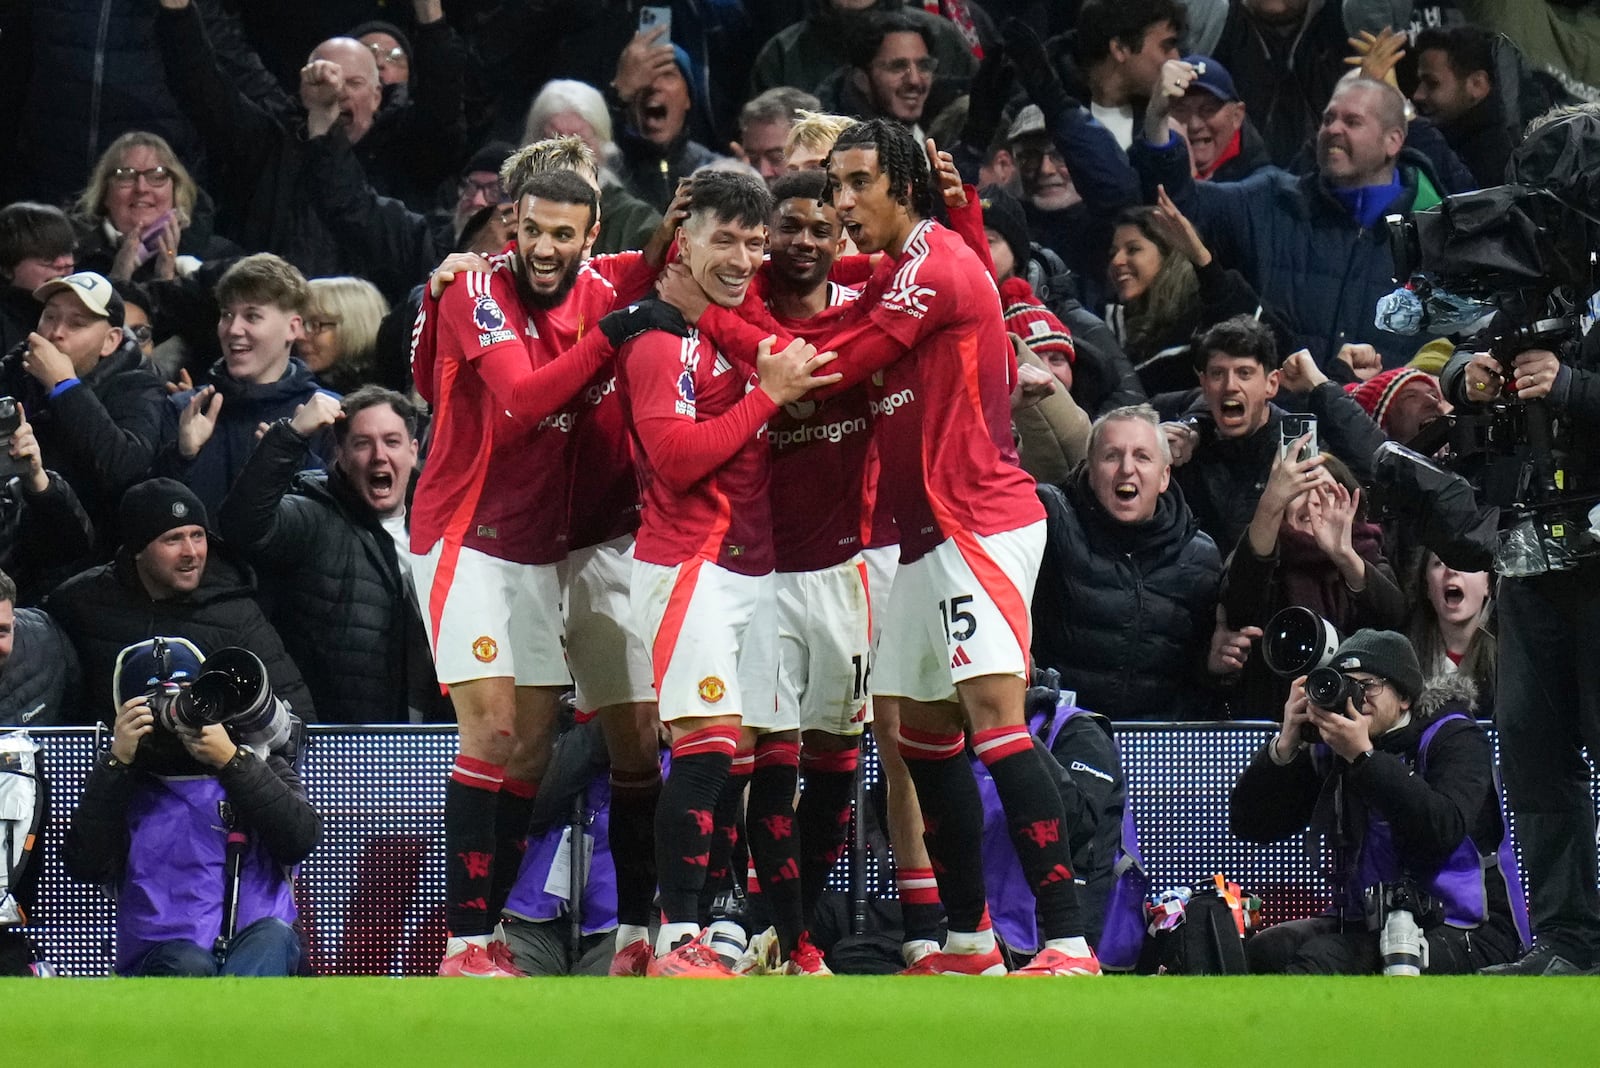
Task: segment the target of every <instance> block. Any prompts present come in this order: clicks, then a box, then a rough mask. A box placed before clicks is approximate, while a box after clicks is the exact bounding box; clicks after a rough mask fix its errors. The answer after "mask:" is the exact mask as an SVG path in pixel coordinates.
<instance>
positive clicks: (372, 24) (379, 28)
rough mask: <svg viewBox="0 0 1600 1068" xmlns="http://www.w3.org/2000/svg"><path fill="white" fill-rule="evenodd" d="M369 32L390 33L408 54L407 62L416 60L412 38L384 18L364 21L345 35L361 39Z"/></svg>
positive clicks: (401, 49)
mask: <svg viewBox="0 0 1600 1068" xmlns="http://www.w3.org/2000/svg"><path fill="white" fill-rule="evenodd" d="M369 33H386V34H388V35H389V36H390V37H393V38H394V43H395V44H397V45H399V46H400V51H402V52H404V53H405V54H406V62H407V63H411V62H414V61H415V60H416V53H415V52H414V51H412V48H411V38H409V37H407V36H406V34H405V31H404V30H402V29H401V28H400V27H398V26H396V25H395V24H394V23H392V22H384V21H383V20H382V19H371V20H369V21H367V22H363V23H362V24H361V25H359V26H356V27H354V28H352V29H351V30H350V32H348V33H346V34H345V36H346V37H353V38H355V39H356V40H358V41H359V40H361V38H363V37H365V36H366V35H367V34H369Z"/></svg>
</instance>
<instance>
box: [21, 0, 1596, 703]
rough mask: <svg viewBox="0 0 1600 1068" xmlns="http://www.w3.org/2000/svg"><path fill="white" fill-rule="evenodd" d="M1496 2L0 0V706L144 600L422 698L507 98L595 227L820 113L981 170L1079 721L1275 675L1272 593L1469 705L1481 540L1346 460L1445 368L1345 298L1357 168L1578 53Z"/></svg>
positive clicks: (1370, 305) (501, 217)
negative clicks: (467, 314)
mask: <svg viewBox="0 0 1600 1068" xmlns="http://www.w3.org/2000/svg"><path fill="white" fill-rule="evenodd" d="M1503 6H1504V5H1495V4H1484V3H1469V2H1466V0H1461V2H1442V3H1434V4H1425V3H1413V2H1412V0H1343V2H1342V3H1335V2H1332V0H1328V2H1320V0H1188V2H1183V0H1081V2H1076V0H1060V2H1054V3H1043V2H1040V0H920V2H918V0H904V2H902V0H806V2H802V0H761V2H752V0H744V2H739V0H731V2H730V0H721V2H717V3H707V2H704V0H677V2H674V3H672V4H671V5H670V7H671V10H672V21H671V23H670V26H656V27H654V28H651V29H648V30H639V29H638V26H639V25H640V23H639V21H638V20H639V9H640V5H639V4H637V3H635V2H634V0H588V2H586V3H577V2H574V0H546V2H540V3H489V2H486V0H460V2H452V0H410V2H409V3H400V4H396V3H389V4H382V3H375V2H362V0H344V2H341V3H337V4H328V3H303V2H296V3H288V4H273V5H260V4H255V5H253V4H248V3H237V4H235V3H228V2H225V0H111V2H108V3H104V4H96V5H85V4H73V3H51V4H41V3H34V4H21V5H11V7H10V9H9V10H8V11H7V12H6V13H4V14H0V55H3V56H4V57H5V61H4V62H0V70H3V71H4V74H3V75H0V78H3V79H4V80H5V81H7V82H8V83H9V87H10V89H11V92H9V93H7V94H5V95H4V97H3V99H4V100H5V101H6V103H5V104H4V105H3V106H0V131H3V133H0V136H3V137H4V138H5V141H6V143H9V144H10V145H11V146H12V151H11V157H10V158H11V159H12V163H11V165H10V166H9V167H8V168H7V170H6V173H5V174H4V176H3V178H0V203H3V204H4V206H3V207H0V280H3V283H4V284H3V286H0V351H3V352H4V355H3V357H0V393H4V394H5V395H7V396H9V397H10V398H14V399H15V401H16V402H17V406H18V411H17V415H18V417H19V423H18V425H17V428H16V429H15V430H14V431H13V432H12V433H11V435H10V437H9V441H8V446H7V447H6V448H5V449H4V454H3V455H0V463H9V465H10V466H9V470H10V472H11V477H10V481H9V482H8V483H7V484H6V486H5V487H4V489H3V491H0V567H3V568H4V571H5V573H6V574H8V575H10V576H11V577H12V579H14V581H10V580H0V612H3V613H4V614H5V615H8V616H9V615H13V613H14V620H15V622H14V628H7V630H8V632H9V636H8V637H6V638H5V639H4V647H5V652H3V653H0V723H11V724H19V723H20V724H34V725H47V724H90V723H94V722H97V721H105V722H107V723H110V722H111V721H112V720H113V718H114V717H115V715H116V710H117V707H118V705H117V700H116V696H115V695H114V693H113V664H114V662H115V661H116V658H117V654H118V652H119V651H120V650H121V649H123V648H124V647H125V646H129V645H132V644H135V643H137V642H139V641H141V640H145V639H149V638H152V637H155V636H178V637H186V638H188V639H190V640H191V641H193V642H194V643H195V644H196V645H197V646H198V647H199V648H201V649H202V650H210V649H212V648H216V647H222V646H228V645H245V646H247V647H249V648H251V649H252V650H253V651H255V652H256V653H257V654H258V655H260V656H261V657H262V658H263V659H264V660H265V661H266V664H267V667H268V670H269V673H270V675H271V678H272V683H273V686H274V688H275V690H276V691H277V692H278V693H279V695H280V696H281V697H283V698H284V699H285V700H286V701H288V702H289V703H290V704H291V705H292V706H293V709H294V712H295V713H296V715H298V716H299V717H301V718H302V719H304V720H305V721H307V722H319V723H334V724H360V723H406V722H413V723H415V722H437V721H445V722H448V721H449V720H450V717H451V712H450V707H449V702H448V699H447V698H445V697H443V696H442V695H441V693H440V687H439V685H438V683H437V681H436V680H435V676H434V672H433V665H432V663H431V661H430V658H429V655H428V647H427V632H426V629H425V627H424V625H423V616H422V612H421V610H420V609H419V607H418V604H417V598H416V592H415V588H414V586H415V584H414V582H413V580H412V577H411V574H410V571H409V569H408V566H407V553H406V551H405V549H406V542H407V536H406V523H407V509H406V506H407V501H408V493H409V490H410V488H411V487H412V485H413V484H414V481H415V479H416V477H417V475H418V473H419V472H420V471H421V469H422V468H423V467H425V465H426V464H427V457H428V443H429V438H428V434H427V429H428V418H429V412H428V409H427V405H426V404H424V403H422V402H421V401H420V399H419V397H418V394H417V393H416V391H415V388H414V387H415V386H416V385H418V384H417V383H414V382H413V381H412V377H411V363H410V346H411V343H412V337H413V332H412V323H413V320H414V319H415V318H416V311H417V307H418V303H419V301H420V299H421V291H422V287H423V286H425V284H426V283H427V280H428V277H429V274H430V272H431V271H432V270H433V269H434V268H436V267H437V266H438V265H439V264H440V263H441V261H443V260H444V259H445V257H447V256H449V255H451V254H452V253H473V252H483V253H492V252H495V251H498V250H500V249H502V248H504V247H505V245H506V242H507V241H508V239H509V238H510V236H511V226H512V222H513V214H514V207H515V205H514V203H513V201H512V199H511V196H510V194H509V193H508V188H509V184H508V182H507V181H506V180H505V178H504V177H503V175H502V171H501V168H502V165H503V164H504V163H505V162H506V160H507V158H508V157H509V156H511V155H512V153H513V152H514V151H515V150H516V148H517V147H518V146H519V145H521V144H527V143H530V142H532V141H536V140H541V139H545V138H551V137H560V136H568V135H570V136H575V137H577V138H579V139H581V141H582V142H583V144H584V145H586V146H587V148H588V150H589V151H590V152H592V153H593V156H594V158H595V159H597V160H598V161H599V170H598V174H597V175H595V180H596V184H597V187H598V190H599V205H600V207H599V217H600V226H599V233H598V237H597V238H596V239H595V240H594V241H593V243H592V246H591V248H590V251H592V252H593V253H595V254H598V253H602V252H618V251H623V250H631V249H640V248H643V247H645V246H646V244H647V242H649V241H650V239H651V237H652V235H653V234H657V233H658V232H659V231H660V228H661V226H662V220H663V217H664V216H666V217H667V218H668V220H669V222H670V221H671V219H672V218H675V217H676V216H675V214H674V213H675V212H676V211H677V210H678V209H679V207H680V205H679V204H678V203H677V202H676V201H675V197H676V196H677V195H678V191H679V182H680V179H683V178H685V177H687V176H689V175H691V174H692V173H694V172H696V171H697V170H700V169H703V168H717V169H736V170H741V171H747V172H749V173H753V174H756V175H759V177H760V178H762V179H764V180H765V181H766V182H767V183H768V184H769V185H770V184H771V183H774V182H776V181H777V180H779V179H780V178H782V177H783V176H784V175H785V174H786V173H788V172H790V171H793V170H797V169H810V168H816V167H819V166H821V165H822V162H823V160H824V158H825V156H826V153H827V150H828V147H829V145H830V144H831V142H832V137H833V136H834V135H836V134H837V133H838V131H839V129H840V128H842V126H843V120H841V119H839V118H834V116H842V117H844V119H870V118H885V119H891V120H894V121H896V122H899V123H903V124H906V125H907V126H910V127H912V128H913V129H914V130H915V132H916V134H917V136H918V139H919V141H920V140H922V139H923V138H932V139H933V140H934V141H935V142H937V145H938V147H939V148H940V149H943V150H946V151H948V152H949V153H950V154H951V156H952V158H953V163H954V165H955V166H956V167H957V168H958V169H959V171H960V174H961V176H962V178H963V179H964V181H965V182H966V183H968V184H969V185H970V186H972V187H974V188H975V189H976V188H980V187H981V189H982V194H981V207H982V209H983V225H984V227H985V229H986V231H987V238H988V242H989V254H990V257H991V258H992V261H993V264H994V267H995V272H996V277H997V278H998V279H999V287H1000V292H1001V296H1002V303H1003V306H1004V309H1005V315H1006V318H1007V325H1008V328H1009V329H1010V330H1011V331H1012V332H1013V333H1014V334H1015V335H1017V336H1018V338H1019V339H1020V342H1022V343H1023V344H1019V346H1018V348H1019V358H1020V362H1021V364H1022V366H1023V370H1022V371H1021V372H1019V374H1020V384H1019V388H1018V392H1017V394H1016V397H1015V399H1014V402H1013V406H1014V409H1015V412H1014V424H1015V430H1016V434H1017V441H1018V448H1019V455H1020V458H1021V463H1022V466H1023V467H1024V469H1025V470H1027V471H1028V472H1029V473H1030V474H1032V475H1033V476H1034V477H1035V478H1036V479H1037V480H1038V482H1039V486H1038V492H1039V495H1040V497H1041V498H1042V499H1043V501H1044V503H1045V507H1046V511H1047V514H1048V523H1049V542H1048V545H1047V548H1046V554H1045V559H1044V565H1043V568H1042V570H1041V572H1040V575H1039V580H1038V587H1037V592H1036V595H1035V599H1034V602H1033V612H1034V634H1033V653H1034V657H1035V659H1036V661H1037V663H1038V664H1039V666H1041V667H1049V668H1053V669H1055V670H1056V671H1057V672H1059V674H1060V677H1061V680H1062V685H1063V687H1064V688H1068V689H1072V690H1075V691H1076V693H1077V694H1078V698H1079V701H1080V703H1081V704H1082V705H1083V706H1084V707H1086V708H1089V709H1091V710H1092V711H1095V712H1098V713H1102V714H1104V715H1105V716H1107V717H1109V718H1110V719H1112V720H1113V721H1119V722H1126V721H1141V720H1143V721H1166V720H1220V719H1278V718H1280V717H1281V716H1282V714H1283V712H1282V710H1283V707H1284V703H1285V699H1286V697H1288V696H1289V684H1288V682H1287V681H1286V680H1281V679H1278V678H1277V677H1276V676H1273V675H1272V674H1271V673H1270V672H1268V671H1267V670H1266V668H1265V665H1264V664H1263V663H1262V656H1261V650H1260V642H1259V638H1260V636H1261V632H1262V628H1263V627H1265V626H1266V624H1267V622H1268V620H1269V619H1270V617H1271V615H1272V614H1273V612H1274V611H1275V610H1277V609H1278V608H1281V607H1283V606H1286V605H1303V606H1308V607H1311V608H1313V609H1314V610H1316V611H1317V612H1318V613H1319V614H1321V615H1323V616H1325V617H1326V618H1328V619H1329V620H1330V621H1332V622H1333V623H1334V624H1335V625H1336V626H1337V627H1338V628H1339V629H1340V630H1341V632H1343V633H1347V634H1348V633H1350V632H1353V631H1355V630H1357V629H1359V628H1375V629H1379V630H1390V631H1405V632H1408V633H1409V635H1410V636H1411V638H1412V641H1413V643H1414V645H1415V647H1416V649H1417V650H1418V653H1419V655H1420V657H1421V664H1422V669H1423V670H1424V672H1425V673H1426V674H1427V675H1428V676H1429V677H1430V678H1431V677H1433V676H1448V675H1453V674H1460V675H1461V676H1463V677H1465V678H1469V679H1470V680H1471V681H1472V682H1473V683H1474V684H1475V685H1474V687H1473V692H1475V696H1474V697H1471V698H1470V699H1469V701H1468V702H1467V704H1466V705H1465V707H1469V708H1470V709H1471V710H1472V711H1474V712H1475V713H1476V714H1477V715H1479V716H1480V717H1488V716H1490V715H1492V713H1493V710H1494V707H1495V695H1494V689H1495V670H1494V664H1495V655H1494V649H1495V638H1494V632H1495V627H1494V614H1495V610H1494V605H1495V582H1494V579H1493V576H1491V575H1488V574H1485V573H1463V572H1459V571H1456V570H1452V569H1451V568H1449V567H1448V566H1447V565H1445V564H1444V563H1442V562H1440V561H1439V560H1438V558H1437V557H1434V556H1432V555H1431V554H1427V553H1425V552H1424V551H1422V549H1421V548H1420V547H1417V546H1414V545H1412V544H1410V543H1409V542H1408V541H1406V540H1405V539H1404V538H1403V537H1402V536H1401V535H1400V534H1399V532H1397V531H1395V530H1394V529H1393V528H1392V526H1391V525H1390V524H1388V522H1387V521H1386V519H1385V517H1383V516H1381V515H1378V514H1375V513H1374V512H1373V511H1372V510H1371V509H1370V508H1369V506H1368V502H1367V500H1366V499H1365V498H1366V496H1367V495H1366V492H1365V489H1364V487H1365V486H1366V485H1367V484H1369V483H1370V480H1371V476H1372V470H1371V463H1372V455H1373V450H1374V449H1375V448H1376V447H1377V446H1378V445H1379V444H1380V443H1381V442H1382V441H1384V440H1385V439H1386V438H1387V439H1391V440H1394V441H1397V442H1400V443H1402V444H1403V443H1407V442H1412V441H1415V440H1417V439H1418V437H1419V435H1422V434H1423V432H1424V430H1425V428H1426V427H1427V425H1428V423H1429V422H1430V421H1431V420H1433V419H1435V418H1437V417H1439V416H1441V415H1443V414H1445V413H1446V412H1447V411H1448V410H1449V405H1448V404H1447V403H1446V402H1445V401H1444V399H1443V396H1442V394H1441V392H1440V389H1439V387H1438V385H1437V381H1436V379H1435V376H1436V375H1437V373H1438V372H1439V371H1440V369H1441V367H1442V364H1443V359H1444V356H1443V355H1441V354H1440V351H1439V349H1438V346H1437V343H1435V344H1434V345H1424V344H1423V342H1424V341H1426V340H1427V339H1426V338H1411V337H1402V336H1400V335H1397V334H1394V333H1391V332H1389V331H1387V330H1385V329H1383V328H1381V327H1380V326H1379V325H1377V324H1376V322H1375V319H1374V307H1375V305H1376V304H1377V302H1378V300H1379V299H1380V298H1381V297H1382V296H1384V295H1385V294H1387V293H1389V292H1390V291H1391V290H1392V289H1394V288H1395V281H1394V278H1393V275H1394V273H1395V264H1394V260H1393V257H1392V253H1391V249H1390V244H1389V241H1388V238H1387V236H1386V231H1385V227H1384V223H1383V220H1384V217H1385V216H1387V215H1393V214H1407V213H1410V212H1414V211H1418V210H1422V209H1426V208H1428V207H1431V206H1432V205H1435V204H1437V203H1438V202H1439V201H1440V199H1441V198H1442V197H1444V196H1446V195H1449V194H1451V193H1456V192H1463V191H1466V190H1470V189H1474V188H1479V187H1486V186H1490V185H1494V184H1498V183H1500V182H1501V181H1502V180H1503V179H1504V177H1505V173H1506V166H1507V161H1508V159H1509V158H1510V156H1511V153H1512V152H1513V151H1514V149H1515V146H1516V144H1517V142H1518V139H1519V131H1520V130H1521V129H1522V127H1523V125H1524V124H1525V122H1526V121H1527V120H1528V119H1529V118H1531V117H1532V116H1534V115H1536V114H1538V113H1540V112H1542V111H1543V110H1545V109H1546V108H1547V107H1548V106H1550V105H1551V104H1554V103H1561V102H1563V101H1564V100H1565V99H1566V95H1565V90H1564V89H1563V77H1558V76H1556V75H1553V74H1552V73H1551V72H1550V71H1548V70H1546V69H1545V67H1544V64H1545V63H1546V60H1545V58H1544V53H1543V51H1542V50H1541V49H1542V45H1541V44H1540V43H1539V42H1537V41H1534V42H1532V43H1530V44H1529V45H1528V48H1530V49H1534V50H1536V51H1537V53H1538V54H1537V56H1536V57H1532V58H1530V56H1529V55H1526V54H1524V52H1523V51H1521V50H1519V48H1518V42H1517V33H1518V31H1519V25H1518V23H1517V19H1516V17H1515V16H1514V15H1512V14H1507V13H1506V12H1504V11H1502V10H1501V8H1502V7H1503ZM1528 6H1540V5H1539V4H1530V5H1528ZM1501 31H1505V32H1501ZM1508 34H1510V36H1508ZM1585 73H1586V72H1578V73H1577V74H1572V73H1570V72H1569V73H1567V74H1565V75H1564V80H1565V84H1567V85H1571V84H1572V83H1574V82H1576V81H1579V80H1580V78H1581V76H1583V75H1584V74H1585ZM668 236H669V239H670V233H669V235H668ZM1448 351H1449V347H1448V345H1446V347H1445V349H1444V355H1448ZM4 414H5V413H4V412H0V416H3V415H4ZM1108 415H1109V416H1110V418H1108V419H1102V418H1101V417H1105V416H1108ZM1290 415H1295V416H1300V415H1310V416H1314V417H1315V419H1316V427H1317V436H1316V441H1317V451H1316V453H1315V454H1314V455H1311V456H1309V457H1307V458H1302V459H1296V458H1295V457H1296V455H1297V454H1296V453H1295V451H1294V450H1293V449H1292V448H1285V447H1284V446H1285V437H1286V435H1285V433H1284V430H1283V428H1284V426H1285V418H1286V416H1290ZM1097 420H1098V421H1097ZM1091 423H1092V424H1093V430H1092V431H1091V429H1090V427H1091ZM1296 425H1298V424H1296ZM496 492H514V487H512V486H504V487H499V488H498V489H497V490H496ZM584 492H585V487H584V486H583V485H582V484H581V482H580V483H579V484H577V485H575V486H574V487H573V493H574V495H575V496H577V497H581V496H582V495H583V494H584ZM179 520H182V521H183V522H179Z"/></svg>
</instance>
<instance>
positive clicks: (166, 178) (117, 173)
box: [111, 167, 172, 189]
mask: <svg viewBox="0 0 1600 1068" xmlns="http://www.w3.org/2000/svg"><path fill="white" fill-rule="evenodd" d="M140 178H143V179H144V181H145V184H146V185H149V186H154V187H155V188H157V189H159V188H160V187H162V186H164V185H166V184H167V183H168V182H170V181H172V172H171V171H169V170H167V169H166V168H165V167H146V168H145V169H144V170H142V171H141V170H139V169H138V168H137V167H118V168H117V169H116V170H114V171H112V172H111V180H112V181H113V182H115V183H116V184H117V185H132V184H133V183H134V182H136V181H138V180H139V179H140Z"/></svg>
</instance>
